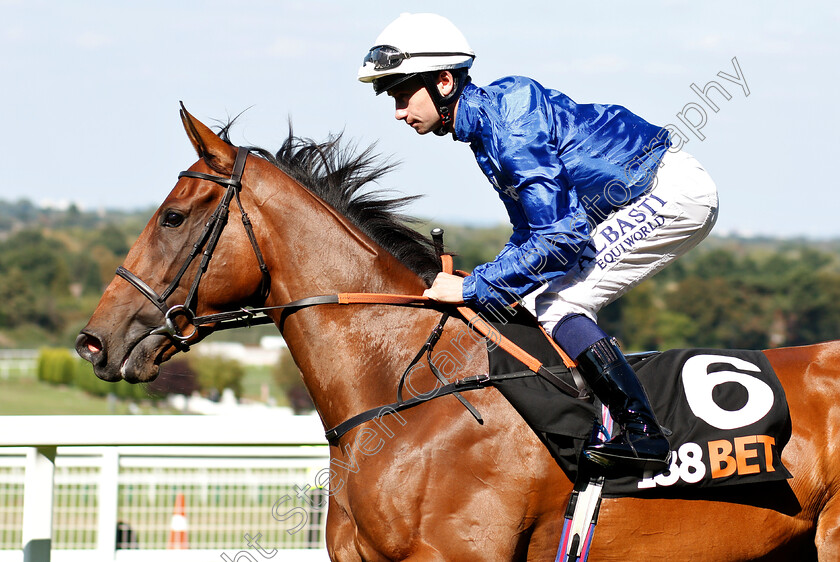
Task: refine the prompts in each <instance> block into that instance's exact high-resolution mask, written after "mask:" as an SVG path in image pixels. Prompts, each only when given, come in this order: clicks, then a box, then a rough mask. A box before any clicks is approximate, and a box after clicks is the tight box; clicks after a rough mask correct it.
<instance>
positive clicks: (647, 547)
mask: <svg viewBox="0 0 840 562" xmlns="http://www.w3.org/2000/svg"><path fill="white" fill-rule="evenodd" d="M181 116H182V121H183V124H184V127H185V129H186V132H187V135H188V136H189V138H190V141H191V142H192V144H193V146H194V148H195V150H196V152H197V153H198V156H199V159H198V161H197V162H195V163H194V164H193V165H192V166H191V167H190V168H189V170H188V171H187V172H184V173H182V175H181V176H180V177H179V180H178V181H177V183H176V184H175V186H174V188H173V190H172V191H171V193H170V194H169V196H168V197H167V198H166V200H165V201H164V202H163V204H162V205H161V206H160V208H159V209H158V210H157V212H156V213H155V214H154V216H153V217H152V218H151V220H150V221H149V223H148V225H147V226H146V227H145V230H144V231H143V232H142V234H141V235H140V237H139V238H138V240H137V241H136V242H135V244H134V245H133V247H132V248H131V250H130V252H129V253H128V255H127V257H126V259H125V262H124V267H122V268H121V271H120V272H119V273H120V274H119V275H117V276H116V277H115V278H114V279H113V281H111V283H110V284H109V285H108V287H107V288H106V290H105V292H104V295H103V296H102V299H101V301H100V302H99V304H98V306H97V308H96V310H95V311H94V313H93V316H92V317H91V319H90V321H89V322H88V324H87V326H86V327H85V328H84V329H83V330H82V332H81V333H80V335H79V337H78V339H77V343H76V347H77V350H78V352H79V354H80V355H81V356H82V357H83V358H85V359H87V360H88V361H90V362H91V363H92V364H93V366H94V371H95V373H96V375H97V376H98V377H99V378H101V379H104V380H107V381H116V380H120V379H125V380H127V381H129V382H145V381H150V380H153V379H154V378H155V376H157V373H158V369H159V366H160V364H161V363H163V362H164V361H167V360H168V359H170V358H171V357H172V356H173V355H175V354H176V353H178V352H179V351H184V350H186V349H188V347H189V345H192V344H193V343H195V342H197V341H199V340H200V339H201V338H203V337H204V336H206V335H207V334H208V333H209V332H211V331H212V330H213V329H214V328H215V327H217V323H213V322H210V323H204V324H201V325H198V326H196V324H199V322H197V321H196V317H197V316H199V315H201V316H202V317H204V318H213V316H212V315H214V314H222V313H224V312H226V311H231V310H238V309H240V308H242V307H247V306H251V307H254V306H257V307H272V306H278V307H280V306H283V305H284V304H286V303H290V302H293V301H299V299H305V298H307V297H311V296H315V295H329V294H335V293H339V292H351V291H352V292H358V293H394V294H406V295H420V294H422V292H423V290H424V289H425V288H426V287H427V286H428V284H429V281H430V280H431V279H432V278H433V276H434V275H435V273H436V272H437V271H439V270H440V260H439V259H437V256H436V255H435V252H434V249H433V247H432V244H431V242H430V241H429V240H427V239H426V238H425V237H423V236H420V235H417V234H416V233H415V232H414V231H413V230H412V229H410V228H408V227H407V226H405V223H404V222H400V221H399V220H398V218H399V217H400V216H401V215H399V213H398V212H397V210H398V209H397V208H396V207H395V204H398V203H400V200H386V199H382V198H380V197H374V196H371V194H370V193H366V192H363V191H360V189H361V188H362V187H364V186H365V185H366V184H367V183H368V180H375V179H377V178H378V177H379V175H380V173H381V172H382V171H383V170H382V167H379V166H378V165H376V163H375V162H376V160H375V158H374V157H373V156H372V155H371V153H370V152H368V151H366V152H363V153H362V154H361V155H359V154H355V153H352V154H351V153H350V151H348V150H347V149H343V148H341V147H339V146H338V144H337V143H336V142H327V143H322V144H318V143H309V142H308V141H304V140H301V139H296V138H295V137H293V136H292V135H291V132H290V136H289V139H288V140H287V141H286V143H285V144H284V146H283V148H282V149H281V151H280V152H279V153H278V154H277V156H276V157H274V156H272V155H271V154H270V153H268V152H266V151H264V150H261V149H256V148H251V149H248V150H244V149H240V150H238V149H237V147H235V146H233V145H232V144H231V143H230V142H229V140H228V135H227V127H225V128H224V129H223V130H222V132H221V133H220V134H219V135H217V134H216V133H214V132H213V131H211V130H210V129H209V128H208V127H206V126H205V125H204V124H202V123H201V122H200V121H198V120H197V119H195V118H194V117H192V116H191V115H190V114H189V113H187V112H186V110H185V109H182V113H181ZM242 153H245V154H244V155H245V158H242V157H241V155H242ZM248 154H250V155H251V157H247V156H248ZM238 156H240V157H239V158H238ZM235 168H238V169H235ZM231 177H234V178H235V179H236V180H237V181H233V180H229V179H228V178H231ZM430 179H435V178H434V177H433V175H430ZM234 184H238V185H234ZM232 185H233V189H230V188H231V186H232ZM224 199H227V200H228V203H231V208H232V209H233V210H237V207H238V208H239V209H241V211H242V218H243V220H242V221H238V220H231V221H230V222H229V224H228V225H227V227H226V228H224V230H223V231H222V230H221V226H219V224H221V225H222V226H224V221H223V220H222V221H219V220H216V219H215V218H214V217H216V216H218V215H226V214H227V208H226V207H225V205H220V202H222V203H224V201H223V200H224ZM245 211H247V212H248V213H250V214H249V215H248V216H247V217H246V215H245ZM223 218H225V217H223ZM214 233H216V234H214ZM195 240H199V242H200V243H195V245H193V241H195ZM199 246H201V247H203V248H205V252H204V257H202V258H201V263H199V261H198V257H200V256H199V252H200V251H201V248H200V247H199ZM208 246H213V248H210V250H209V252H208V251H206V248H207V247H208ZM191 253H192V254H194V255H195V258H196V259H193V258H191V257H189V256H190V254H191ZM210 255H212V260H210ZM205 269H206V272H204V273H201V272H203V271H204V270H205ZM191 278H192V279H194V282H193V283H192V285H190V283H188V282H187V281H188V280H189V279H191ZM199 281H200V282H199ZM164 287H165V288H166V289H165V290H164V289H163V288H164ZM157 291H162V293H161V294H158V292H157ZM172 303H184V304H183V305H180V304H178V305H175V306H172ZM267 314H268V316H269V317H270V318H271V321H273V322H274V324H276V325H277V327H278V328H279V330H280V331H281V332H282V335H283V337H284V338H285V340H286V342H287V344H288V347H289V350H290V352H291V354H292V355H293V357H294V360H295V362H296V363H297V365H298V366H299V368H300V371H301V373H302V377H303V380H304V383H305V385H306V388H307V389H308V391H309V393H310V395H311V397H312V399H313V401H314V403H315V406H316V408H317V411H318V413H319V414H320V416H321V419H322V421H323V424H324V426H325V428H330V427H334V426H336V425H337V424H339V423H341V422H342V421H344V420H347V419H348V418H350V417H352V416H354V415H356V414H358V413H359V412H362V411H364V410H368V409H371V408H376V407H378V406H381V405H383V404H388V403H391V402H393V400H394V396H395V391H396V388H397V383H398V379H399V376H400V374H401V373H403V371H404V370H405V368H406V366H407V365H408V364H409V363H410V361H411V359H412V357H413V356H414V354H415V353H416V351H417V350H418V349H419V348H421V346H422V345H423V343H424V341H425V339H426V338H427V336H428V334H429V333H430V331H431V330H432V329H433V328H434V326H435V325H436V323H437V322H438V320H439V317H440V312H439V311H436V310H433V309H430V308H416V307H415V308H412V307H400V306H388V305H383V304H370V305H350V306H346V305H341V304H320V305H318V306H305V307H304V306H302V307H298V308H294V309H288V308H286V309H284V308H275V309H271V310H269V311H268V312H267ZM462 328H463V323H461V322H459V321H458V320H457V319H455V318H450V319H449V320H448V321H447V322H446V324H445V326H444V330H443V333H442V337H441V338H440V340H439V343H438V346H437V348H436V351H437V352H438V353H444V352H447V353H449V354H451V357H452V358H454V359H453V360H452V361H453V364H454V365H456V367H457V368H456V370H457V372H458V375H459V376H460V375H469V374H479V373H486V372H487V369H488V359H487V353H486V346H485V342H484V341H482V340H481V339H479V338H475V339H473V338H460V339H458V338H456V337H455V335H456V334H457V333H460V332H459V330H461V329H462ZM765 353H766V355H767V357H768V358H769V360H770V362H771V364H772V365H773V367H774V368H775V370H776V373H777V375H778V376H779V378H780V379H781V382H782V384H783V386H784V388H785V390H786V393H787V398H788V403H789V407H790V413H791V418H792V424H793V428H792V437H791V439H790V441H789V443H788V445H787V447H786V448H785V449H784V453H783V462H784V463H785V465H786V466H787V467H788V469H789V470H790V472H791V473H792V474H793V478H792V479H791V480H789V487H787V486H786V487H785V488H784V489H786V490H787V491H788V493H778V494H776V493H774V492H773V490H776V489H777V488H770V489H768V488H766V487H762V486H759V485H752V487H746V488H737V487H736V488H728V489H727V490H726V491H725V492H709V493H704V494H698V495H697V496H696V497H693V498H682V499H672V498H653V499H651V498H645V499H639V498H618V499H604V501H603V504H602V508H601V515H600V519H599V524H598V528H597V531H596V533H595V538H594V544H593V545H592V548H591V553H590V556H591V559H592V560H599V561H600V560H622V561H625V560H704V561H713V560H721V561H722V560H727V561H731V560H815V559H818V560H821V561H827V560H840V499H838V498H840V496H838V487H840V440H838V437H840V424H838V421H840V415H838V408H840V406H838V405H840V342H830V343H823V344H819V345H813V346H807V347H798V348H789V349H775V350H769V351H765ZM410 384H411V385H412V386H413V388H414V389H415V390H417V391H418V392H425V391H428V390H429V389H434V388H435V385H436V384H437V381H436V380H435V378H434V377H433V376H432V375H431V374H430V373H429V370H428V369H426V370H420V369H418V370H417V371H416V372H412V373H411V381H410ZM468 395H469V400H470V401H471V402H472V403H473V404H474V405H475V406H476V407H477V408H478V409H479V410H480V411H481V412H482V413H483V414H484V424H483V425H479V424H477V423H476V421H475V420H474V419H473V417H472V416H471V415H470V414H469V413H468V412H467V410H465V409H464V407H463V406H462V405H461V404H459V402H458V401H457V400H455V397H453V396H445V397H441V398H438V399H435V400H432V401H430V402H428V403H425V404H423V405H421V406H418V407H416V408H413V409H410V410H405V411H403V412H401V413H400V415H399V416H388V417H387V419H386V418H385V417H383V418H381V419H377V420H374V422H369V423H366V424H363V425H361V426H360V427H357V428H355V429H353V430H352V431H350V432H348V433H347V434H345V435H344V436H342V437H341V438H340V439H339V440H338V441H337V442H336V443H334V444H333V446H331V448H330V452H331V465H330V466H331V471H330V472H329V474H328V475H329V482H328V483H329V485H330V497H329V508H328V517H327V546H328V551H329V555H330V557H331V559H332V560H335V561H339V562H357V561H361V560H365V561H385V560H407V561H412V562H426V561H449V562H452V561H469V562H475V561H508V560H529V561H551V560H554V557H555V553H556V551H557V546H558V541H559V537H560V534H561V526H562V522H563V515H564V510H565V507H566V502H567V501H568V499H569V496H570V493H571V492H572V486H573V485H572V482H570V481H569V480H568V478H567V477H566V475H565V473H564V472H563V471H562V470H561V469H560V468H559V467H558V465H557V463H556V462H555V461H554V459H553V458H552V457H551V456H550V454H549V453H548V451H547V450H546V448H545V447H544V446H543V444H542V443H541V442H540V440H539V439H538V438H537V436H536V435H535V433H534V432H533V431H532V430H531V429H530V428H529V427H528V426H527V425H526V424H525V422H524V421H523V420H522V418H521V417H520V416H519V414H518V413H517V412H516V411H515V410H514V409H513V408H512V407H511V406H510V405H509V404H508V403H507V401H506V400H505V399H504V398H503V397H502V396H501V394H500V393H499V392H498V391H497V390H496V389H494V388H487V389H484V390H478V391H474V392H469V393H468ZM768 490H770V492H769V493H768Z"/></svg>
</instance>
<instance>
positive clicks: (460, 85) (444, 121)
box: [420, 68, 470, 137]
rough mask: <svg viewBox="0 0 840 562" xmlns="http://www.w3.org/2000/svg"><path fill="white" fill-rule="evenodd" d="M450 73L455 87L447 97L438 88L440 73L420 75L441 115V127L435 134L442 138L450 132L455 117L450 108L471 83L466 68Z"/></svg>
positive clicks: (422, 73)
mask: <svg viewBox="0 0 840 562" xmlns="http://www.w3.org/2000/svg"><path fill="white" fill-rule="evenodd" d="M449 72H450V73H451V74H452V79H453V81H454V87H453V88H452V91H451V92H449V94H447V95H446V96H442V95H441V93H440V91H439V90H438V88H437V79H438V76H439V75H440V72H439V71H433V72H421V73H420V78H422V79H423V84H424V85H425V86H426V90H427V91H428V92H429V96H431V98H432V103H434V104H435V107H436V108H437V112H438V115H440V120H441V126H440V127H438V128H437V129H435V134H436V135H437V136H439V137H442V136H444V135H446V134H447V133H448V132H449V130H448V129H449V126H450V125H451V124H452V118H453V117H454V115H453V114H452V111H451V110H450V108H449V106H451V105H452V104H453V103H455V101H457V100H458V98H459V97H460V96H461V92H463V91H464V86H466V85H467V84H468V83H469V81H470V77H469V74H468V73H467V72H468V71H467V69H466V68H457V69H454V70H450V71H449Z"/></svg>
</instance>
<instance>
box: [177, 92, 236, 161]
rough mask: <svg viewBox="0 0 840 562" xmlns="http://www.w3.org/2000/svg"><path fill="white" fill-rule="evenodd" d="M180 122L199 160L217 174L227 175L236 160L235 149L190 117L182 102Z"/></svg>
mask: <svg viewBox="0 0 840 562" xmlns="http://www.w3.org/2000/svg"><path fill="white" fill-rule="evenodd" d="M181 122H182V123H183V124H184V130H185V131H186V132H187V136H188V137H189V138H190V142H192V145H193V147H194V148H195V151H196V152H197V153H198V156H199V158H204V160H205V161H206V162H207V164H208V165H209V166H210V167H211V168H213V169H215V170H217V171H218V172H220V173H228V174H229V173H230V172H231V171H232V170H233V163H234V161H235V160H236V148H234V147H232V146H231V145H229V144H228V143H226V142H225V141H223V140H222V139H221V138H219V136H218V135H217V134H216V133H214V132H213V131H211V130H210V128H209V127H208V126H207V125H205V124H204V123H202V122H201V121H199V120H198V119H196V118H195V117H193V116H192V115H190V112H189V111H187V108H186V107H184V102H181Z"/></svg>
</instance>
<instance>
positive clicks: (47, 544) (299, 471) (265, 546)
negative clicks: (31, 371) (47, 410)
mask: <svg viewBox="0 0 840 562" xmlns="http://www.w3.org/2000/svg"><path fill="white" fill-rule="evenodd" d="M328 466H329V448H328V446H327V444H326V442H325V440H324V436H323V429H322V427H321V424H320V421H319V420H318V418H317V417H314V416H291V415H248V416H194V415H185V416H0V562H6V561H9V562H12V561H14V562H21V561H23V562H49V561H52V562H74V561H76V560H85V561H86V562H88V561H93V562H96V561H102V562H105V561H109V562H110V561H120V562H123V561H126V562H131V561H140V560H142V561H144V562H147V561H149V560H155V561H156V562H166V561H170V560H171V561H173V562H175V561H177V562H190V561H199V560H200V561H202V562H210V561H216V560H217V561H232V562H254V561H257V562H262V561H263V560H269V559H273V560H283V561H298V560H300V561H308V560H318V561H323V560H327V555H326V551H325V550H324V526H325V523H326V491H325V490H322V489H320V488H318V487H317V484H318V482H319V481H321V480H323V479H321V478H317V477H316V475H317V474H318V473H319V472H320V471H323V470H324V469H326V468H327V467H328ZM179 496H181V497H182V498H183V500H184V508H185V509H184V517H183V518H181V517H180V516H179V515H180V514H179V513H176V509H175V504H176V498H178V497H179ZM184 523H186V535H185V536H186V539H187V542H188V545H187V549H185V550H184V549H173V548H170V547H171V546H174V545H171V544H170V539H171V538H172V537H175V538H178V537H179V536H180V535H177V534H173V533H176V532H177V531H178V530H179V529H181V528H183V527H184ZM278 554H279V555H280V556H277V555H278Z"/></svg>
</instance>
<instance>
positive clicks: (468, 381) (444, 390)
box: [325, 232, 588, 445]
mask: <svg viewBox="0 0 840 562" xmlns="http://www.w3.org/2000/svg"><path fill="white" fill-rule="evenodd" d="M433 237H434V232H433ZM436 242H437V240H436ZM439 257H440V259H441V265H442V266H443V268H442V269H443V271H444V272H445V273H450V274H451V273H453V269H454V268H453V262H452V256H451V255H449V254H443V253H440V254H439ZM455 274H458V275H461V276H466V275H468V274H467V273H465V272H463V271H456V272H455ZM381 297H388V298H389V300H392V301H393V300H395V299H396V300H401V299H403V298H407V299H408V302H414V303H426V304H427V305H433V304H434V303H435V302H436V301H432V300H431V299H428V298H427V297H413V296H409V295H376V294H373V293H367V294H366V293H346V294H345V295H344V299H343V300H344V301H345V302H342V304H349V303H350V302H351V301H352V302H359V303H362V302H363V303H366V304H372V303H374V302H377V301H378V299H379V298H381ZM378 304H385V303H383V302H381V301H378ZM390 304H395V302H391V303H390ZM402 304H407V302H402ZM455 310H456V312H457V313H458V315H459V316H460V317H461V318H462V319H463V320H464V321H465V322H466V324H467V326H469V328H471V329H473V330H475V331H476V332H478V333H479V334H481V335H482V336H484V337H485V338H487V339H488V340H489V342H491V343H492V344H493V345H496V346H498V347H500V348H502V349H503V350H504V351H506V352H507V353H509V354H510V355H512V356H513V357H514V358H516V359H517V360H519V361H520V362H522V363H523V364H524V365H525V366H526V367H527V368H528V370H527V371H518V372H514V373H506V374H501V375H495V374H493V375H491V374H486V375H479V376H473V377H467V378H464V379H459V380H456V381H454V382H452V383H449V381H448V379H446V378H445V377H444V376H443V375H442V374H441V373H440V372H439V371H438V369H437V368H436V367H435V365H434V362H433V361H432V356H431V353H432V349H433V348H434V346H435V344H436V343H437V341H438V340H439V339H440V336H441V334H442V333H443V325H444V324H445V323H446V320H447V319H448V318H449V313H448V312H444V314H443V317H442V318H441V320H440V321H439V322H438V324H437V326H435V328H434V329H433V330H432V333H431V334H430V335H429V338H428V339H427V340H426V342H425V343H424V344H423V347H421V348H420V351H419V352H417V354H416V355H415V356H414V359H412V361H411V362H410V363H409V365H408V367H407V368H406V370H405V371H404V372H403V374H402V377H400V383H399V386H398V388H397V401H396V402H394V403H392V404H387V405H385V406H380V407H378V408H372V409H370V410H367V411H364V412H362V413H361V414H357V415H355V416H353V417H352V418H350V419H348V420H346V421H344V422H342V423H340V424H338V425H337V426H335V427H333V428H330V429H328V430H327V431H326V434H325V436H326V438H327V441H328V442H329V443H330V444H331V445H337V443H338V440H339V439H340V438H341V436H342V435H344V434H345V433H347V432H348V431H350V430H351V429H353V428H355V427H357V426H359V425H361V424H363V423H365V422H367V421H370V420H373V419H376V418H381V417H382V416H384V415H389V414H394V413H396V412H399V411H401V410H405V409H408V408H413V407H414V406H417V405H419V404H423V403H425V402H428V401H429V400H432V399H434V398H439V397H441V396H446V395H448V394H455V396H456V397H457V398H458V400H459V401H460V402H461V403H462V404H463V405H464V406H465V407H466V408H467V410H469V411H470V413H471V414H472V415H473V417H474V418H475V419H476V421H478V423H479V424H483V423H484V422H483V419H482V417H481V415H480V414H479V413H478V411H477V410H475V408H474V407H473V406H472V405H471V404H470V403H469V402H468V401H467V400H466V399H464V398H463V397H462V396H461V395H460V394H459V392H461V391H467V390H476V389H479V388H484V387H486V386H489V385H492V384H493V383H494V382H496V381H501V380H508V379H514V378H522V377H529V376H541V377H543V378H545V379H546V380H548V381H549V382H550V383H551V384H552V385H554V386H556V387H557V388H559V389H560V390H561V391H563V392H565V393H566V394H568V395H569V396H572V397H574V398H578V399H584V398H587V397H588V394H587V391H586V385H585V383H584V382H583V380H582V379H581V378H580V375H579V374H578V373H577V370H576V369H575V368H574V367H576V366H577V365H576V363H575V362H574V361H573V360H572V359H571V358H570V357H569V356H568V355H567V354H566V353H565V352H563V350H562V349H560V347H559V346H557V345H556V344H555V343H554V341H553V340H551V337H549V336H546V337H548V339H549V340H550V341H552V344H554V348H555V349H556V350H557V352H558V354H559V355H560V356H561V357H562V359H563V364H564V366H565V368H567V369H569V370H570V371H571V373H572V376H573V378H574V381H575V385H574V386H573V385H571V384H569V383H567V382H566V381H565V380H563V379H562V378H561V377H560V376H559V374H560V373H559V372H556V371H557V369H554V368H551V367H546V366H544V365H543V364H542V362H541V361H539V360H538V359H537V358H535V357H534V356H532V355H531V354H529V353H527V352H526V351H525V350H523V349H522V348H521V347H519V346H518V345H516V344H515V343H514V342H512V341H511V340H509V339H508V338H506V337H505V336H503V335H502V334H501V332H499V331H498V330H497V329H496V328H495V327H494V326H493V325H492V324H490V323H489V322H487V321H486V320H484V318H482V317H481V315H480V314H478V313H477V312H475V311H473V310H472V309H471V308H469V307H467V306H456V307H455ZM424 354H425V355H426V357H427V360H428V364H429V368H430V370H431V371H432V373H433V374H434V375H435V377H436V378H437V379H438V381H440V382H441V383H442V384H443V386H440V387H436V388H435V389H433V390H431V391H429V392H427V393H425V394H421V395H418V396H413V397H411V398H409V399H408V400H404V399H403V395H402V391H403V387H404V384H405V380H406V377H407V375H408V373H409V372H410V371H411V369H412V368H413V367H414V365H416V364H417V362H418V361H419V360H420V359H421V358H422V357H423V355H424Z"/></svg>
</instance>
